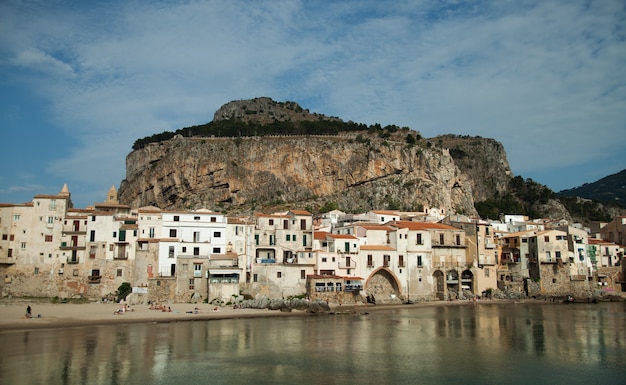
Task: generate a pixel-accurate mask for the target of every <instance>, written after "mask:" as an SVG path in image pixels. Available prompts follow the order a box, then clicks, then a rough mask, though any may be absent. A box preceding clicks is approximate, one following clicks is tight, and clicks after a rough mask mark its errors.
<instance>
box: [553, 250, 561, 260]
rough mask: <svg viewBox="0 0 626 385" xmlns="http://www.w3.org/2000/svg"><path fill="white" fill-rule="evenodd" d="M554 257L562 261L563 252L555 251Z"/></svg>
mask: <svg viewBox="0 0 626 385" xmlns="http://www.w3.org/2000/svg"><path fill="white" fill-rule="evenodd" d="M554 256H555V257H556V259H561V252H560V251H555V252H554Z"/></svg>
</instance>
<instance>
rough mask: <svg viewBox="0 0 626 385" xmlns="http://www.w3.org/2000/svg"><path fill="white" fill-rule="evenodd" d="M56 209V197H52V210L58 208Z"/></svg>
mask: <svg viewBox="0 0 626 385" xmlns="http://www.w3.org/2000/svg"><path fill="white" fill-rule="evenodd" d="M56 209H57V201H56V199H50V210H56Z"/></svg>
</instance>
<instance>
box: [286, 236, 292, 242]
mask: <svg viewBox="0 0 626 385" xmlns="http://www.w3.org/2000/svg"><path fill="white" fill-rule="evenodd" d="M285 240H286V241H287V242H289V241H291V235H290V234H287V235H286V236H285Z"/></svg>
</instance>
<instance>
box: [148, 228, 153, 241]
mask: <svg viewBox="0 0 626 385" xmlns="http://www.w3.org/2000/svg"><path fill="white" fill-rule="evenodd" d="M148 237H150V238H154V227H150V228H149V229H148Z"/></svg>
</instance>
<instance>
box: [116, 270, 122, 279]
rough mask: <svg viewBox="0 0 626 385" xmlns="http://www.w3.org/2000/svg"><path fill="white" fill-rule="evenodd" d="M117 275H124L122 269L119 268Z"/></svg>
mask: <svg viewBox="0 0 626 385" xmlns="http://www.w3.org/2000/svg"><path fill="white" fill-rule="evenodd" d="M117 276H118V277H121V276H122V269H117Z"/></svg>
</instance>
